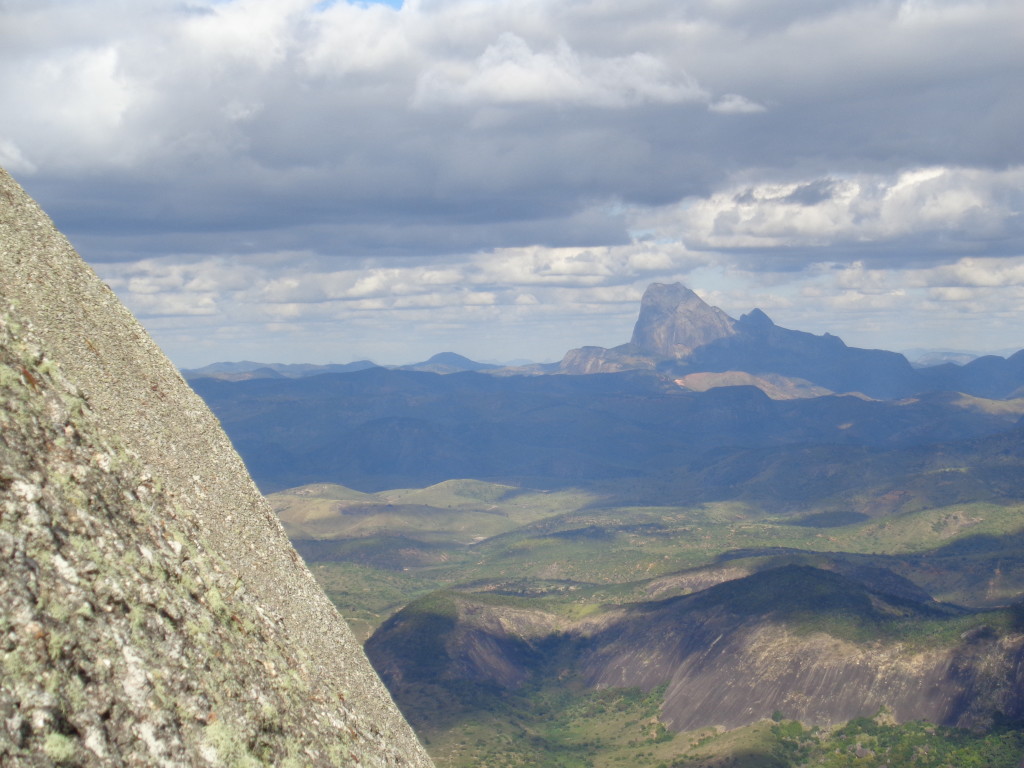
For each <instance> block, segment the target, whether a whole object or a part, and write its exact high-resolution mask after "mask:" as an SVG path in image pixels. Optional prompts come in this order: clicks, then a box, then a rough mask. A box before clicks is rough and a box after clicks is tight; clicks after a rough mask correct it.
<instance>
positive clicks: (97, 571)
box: [0, 170, 431, 768]
mask: <svg viewBox="0 0 1024 768" xmlns="http://www.w3.org/2000/svg"><path fill="white" fill-rule="evenodd" d="M0 276H2V280H0V765H4V766H8V765H10V766H52V765H80V766H101V765H102V766H107V765H131V766H142V765H159V766H183V767H184V766H203V765H207V766H256V765H281V766H296V767H297V766H328V765H361V766H417V767H420V766H422V767H424V768H427V767H428V766H430V765H431V763H430V759H429V758H428V757H427V756H426V753H425V752H424V751H423V749H422V747H421V746H420V745H419V743H418V741H417V740H416V738H415V736H414V735H413V734H412V731H411V729H410V728H409V727H408V724H407V723H405V721H404V720H403V719H402V717H401V715H400V714H399V713H398V711H397V709H396V708H395V707H394V704H393V702H392V701H391V699H390V697H388V696H387V694H386V692H384V689H383V686H382V685H381V683H380V681H379V680H378V679H377V678H376V676H375V675H374V674H373V672H372V670H371V669H370V667H369V665H368V663H367V662H366V660H365V656H364V655H363V654H362V651H361V649H360V648H359V647H358V644H356V643H355V641H354V639H353V638H352V636H351V633H350V632H349V630H348V628H347V627H346V626H345V625H344V622H342V621H341V619H340V617H338V616H337V613H336V611H334V610H333V608H332V607H331V606H330V603H329V601H327V599H326V598H325V597H324V596H323V594H322V592H320V591H319V589H318V588H317V587H316V585H315V582H314V581H313V579H312V577H311V576H310V575H309V573H308V571H307V570H306V569H305V567H304V565H303V564H302V563H301V560H300V559H299V558H298V557H297V555H296V554H295V552H294V550H293V549H291V547H290V545H288V543H287V539H286V538H285V537H284V534H283V532H282V531H281V530H280V526H279V525H278V524H277V522H276V520H275V519H274V518H273V515H272V513H271V512H270V511H269V508H268V507H267V506H266V503H265V502H264V501H263V500H262V498H261V497H260V496H259V494H258V493H257V492H256V491H255V488H254V486H253V485H252V482H251V480H250V479H249V477H248V475H247V473H246V472H245V470H244V466H243V465H242V463H241V461H240V460H239V459H238V457H237V454H235V453H234V451H233V449H232V448H231V446H230V443H229V442H228V441H227V438H226V437H225V436H224V435H223V432H222V431H221V430H220V428H219V425H217V423H216V420H215V419H214V418H213V417H212V415H211V414H210V413H209V412H208V410H207V409H205V406H203V405H202V403H201V401H199V399H198V398H197V397H196V396H195V395H194V393H192V392H191V390H189V389H188V387H187V385H185V383H184V381H183V380H182V379H181V378H180V376H178V375H177V372H176V371H175V370H174V368H173V366H172V365H171V364H170V362H169V361H167V359H166V358H165V357H164V356H163V355H162V353H160V352H159V350H158V349H157V348H156V347H155V345H154V344H153V343H152V342H151V341H150V340H149V339H148V337H147V336H146V335H145V332H144V331H143V330H142V329H141V327H140V326H138V324H137V323H135V321H134V319H133V318H132V317H131V315H130V313H128V312H127V310H125V309H124V307H123V306H122V305H120V303H119V302H117V300H116V298H115V297H113V295H112V294H111V293H110V292H109V289H107V288H106V287H105V286H103V285H102V283H101V282H100V281H99V279H98V278H97V277H96V276H95V274H94V273H92V271H91V270H89V269H88V267H87V266H86V265H85V264H84V262H81V260H80V259H79V258H78V256H77V254H75V253H74V251H73V249H71V247H70V245H68V244H67V241H66V240H64V239H63V238H62V237H61V236H60V235H59V233H57V232H56V230H55V229H54V228H53V226H52V223H50V222H49V220H48V219H47V218H46V217H45V215H44V214H42V212H41V211H40V210H39V209H38V207H37V206H35V205H34V203H32V201H31V200H30V199H29V198H28V197H27V196H26V195H24V193H23V192H22V191H21V190H20V188H18V187H17V185H16V184H14V182H13V181H12V180H11V179H10V177H9V176H8V175H7V174H6V173H4V172H3V171H2V170H0Z"/></svg>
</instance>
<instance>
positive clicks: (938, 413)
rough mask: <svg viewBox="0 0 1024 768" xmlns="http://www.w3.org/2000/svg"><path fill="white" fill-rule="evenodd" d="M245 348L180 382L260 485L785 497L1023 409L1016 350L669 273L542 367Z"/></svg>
mask: <svg viewBox="0 0 1024 768" xmlns="http://www.w3.org/2000/svg"><path fill="white" fill-rule="evenodd" d="M251 365H253V364H244V363H243V364H221V365H219V366H213V367H210V368H208V369H204V370H205V372H206V375H203V376H200V377H199V378H192V382H191V383H192V385H193V387H194V388H195V389H196V391H197V392H199V394H200V395H202V396H203V397H204V398H205V399H206V401H207V402H208V403H209V404H210V406H211V407H212V408H213V410H214V412H215V413H216V414H217V415H218V416H219V418H220V419H221V422H222V423H223V425H224V427H225V429H226V430H227V431H228V434H229V435H230V436H231V437H232V440H233V441H234V443H235V445H236V446H237V448H238V450H239V451H240V453H241V454H242V456H243V457H244V458H245V460H246V462H247V464H248V466H249V469H250V471H251V472H252V473H253V476H254V477H255V478H256V480H257V482H258V483H259V484H260V486H261V487H262V488H263V489H264V490H278V489H282V488H287V487H293V486H297V485H302V484H305V483H310V482H336V483H341V484H343V485H347V486H349V487H353V488H358V489H360V490H364V491H377V490H383V489H386V488H394V487H418V486H422V485H429V484H432V483H437V482H441V481H443V480H447V479H450V478H453V477H474V478H478V479H483V480H490V481H495V482H508V483H520V484H526V485H534V486H536V487H564V486H565V485H568V484H574V483H576V484H579V483H583V484H587V483H593V482H598V481H602V482H611V483H614V484H617V485H618V487H619V488H620V490H621V488H622V487H623V483H624V481H626V480H627V479H629V478H633V479H634V481H635V482H634V485H635V486H636V487H637V488H638V489H643V490H642V493H646V494H650V493H656V492H659V493H660V492H662V491H663V490H664V489H667V488H683V487H685V488H687V489H689V491H690V492H693V493H696V494H698V495H699V496H701V497H704V498H736V497H741V496H743V495H744V494H746V493H747V492H748V491H749V490H750V488H751V485H750V484H751V483H753V484H755V485H756V486H757V487H758V488H760V489H761V490H759V491H758V492H759V493H760V492H764V493H769V494H770V495H771V496H772V497H774V498H779V499H780V500H781V499H782V498H783V497H784V498H787V499H788V500H789V502H793V501H794V500H796V501H798V500H799V498H798V497H799V493H798V492H797V490H796V488H798V487H803V485H804V484H800V485H798V486H795V487H794V486H793V485H792V484H781V485H780V484H778V483H776V482H775V481H776V480H778V479H779V478H780V477H783V476H785V475H786V474H787V473H790V474H791V473H793V472H797V471H798V470H801V471H804V472H806V473H808V474H809V475H810V476H813V474H814V472H813V470H812V468H811V466H810V465H807V464H806V462H808V461H812V459H811V457H814V458H813V462H819V463H820V462H825V463H826V464H828V463H833V464H836V463H838V464H839V465H841V466H842V467H843V468H844V469H843V471H842V472H839V473H838V474H837V473H835V472H833V473H832V475H834V476H836V477H837V478H839V477H841V476H846V475H847V469H846V468H849V467H857V466H862V463H863V462H867V464H868V465H870V466H872V467H875V469H874V470H872V472H875V473H877V471H878V467H884V468H885V472H883V473H882V474H883V475H885V474H886V473H889V474H891V473H894V472H903V473H904V474H905V473H909V474H910V475H913V474H914V472H915V471H916V470H915V469H914V468H912V467H907V466H905V465H906V460H905V457H906V456H907V455H908V454H907V453H906V451H913V452H917V453H918V454H919V453H920V452H922V451H925V452H927V451H929V450H931V451H933V453H934V452H937V451H938V452H939V454H941V456H943V457H949V456H952V455H957V456H963V455H965V454H967V455H981V454H983V453H984V451H983V450H982V449H981V448H980V447H978V446H974V447H970V448H961V447H956V445H957V444H958V443H960V442H962V441H977V440H986V439H988V438H990V437H992V438H994V437H995V436H997V435H999V434H1000V433H1004V432H1006V431H1007V430H1011V429H1013V428H1015V427H1016V426H1017V425H1018V422H1019V419H1020V417H1021V414H1022V413H1024V399H1020V398H1017V397H1016V395H1017V393H1018V392H1019V390H1020V388H1021V386H1022V385H1024V353H1017V354H1015V355H1013V356H1011V357H1010V358H1009V359H1004V358H999V357H983V358H979V359H977V360H974V361H972V362H970V363H969V364H967V365H963V366H957V365H953V364H945V365H941V366H935V367H932V368H926V369H914V368H913V367H912V366H911V365H910V364H909V363H908V362H907V360H906V359H905V358H904V357H903V356H901V355H898V354H896V353H893V352H883V351H879V350H863V349H856V348H851V347H847V346H846V345H845V344H844V343H843V342H842V341H841V340H840V339H838V338H836V337H834V336H829V335H825V336H815V335H812V334H808V333H802V332H800V331H791V330H787V329H784V328H780V327H778V326H776V325H775V324H774V323H772V321H771V320H770V319H769V318H768V317H767V316H766V315H764V313H762V312H760V311H758V310H754V311H753V312H751V313H749V314H747V315H744V316H743V317H741V318H740V319H739V320H733V319H732V318H730V317H728V316H727V315H726V314H725V313H724V312H722V311H721V310H718V309H715V308H713V307H709V306H708V305H707V304H705V303H704V302H703V301H701V300H700V298H699V297H697V296H696V294H694V293H693V292H692V291H689V290H688V289H686V288H684V287H683V286H681V285H672V286H665V285H653V286H651V287H650V288H649V289H648V291H647V292H646V294H645V296H644V301H643V303H642V306H641V311H640V317H639V319H638V321H637V324H636V330H635V331H634V334H633V338H632V340H631V341H630V342H629V343H628V344H625V345H622V346H621V347H616V348H614V349H601V348H597V347H587V348H583V349H579V350H573V351H571V352H569V353H568V354H567V355H566V356H565V359H563V361H562V362H561V363H560V364H557V365H556V366H553V367H552V368H553V369H554V371H557V373H550V372H549V373H548V375H545V372H546V370H547V369H545V368H543V367H541V366H528V367H526V368H521V369H508V368H504V369H502V368H496V367H493V366H487V365H483V364H479V363H475V362H473V361H472V360H468V359H467V358H464V357H461V356H459V355H454V354H451V353H446V354H441V355H436V356H435V357H433V358H431V359H430V360H429V361H426V362H425V363H422V364H418V365H414V366H405V367H403V368H398V369H387V368H382V367H378V366H373V365H372V364H370V363H365V362H364V363H353V364H350V365H348V366H335V367H330V366H320V367H317V366H261V367H258V368H255V369H254V368H251V367H249V366H251ZM247 367H249V370H245V368H247ZM314 372H315V373H317V374H319V375H311V374H312V373H314ZM210 374H217V376H218V378H210ZM441 374H444V375H441ZM582 374H585V375H582ZM190 375H192V374H190ZM836 393H853V394H846V395H839V394H836ZM973 445H974V444H972V446H973ZM928 446H944V447H943V448H942V449H941V451H940V450H939V448H934V449H932V448H929V447H928ZM891 452H895V454H896V455H895V456H894V458H892V459H890V460H880V459H879V458H878V457H879V456H882V455H885V454H887V453H891ZM939 454H936V455H939ZM797 455H801V456H802V457H803V458H802V459H801V461H803V462H805V463H804V464H803V465H800V466H797V465H793V459H792V457H794V456H797ZM839 456H842V457H843V458H842V459H841V460H839V459H838V458H837V457H839ZM944 460H945V459H935V460H934V461H932V460H928V461H925V460H924V459H921V461H925V463H927V464H929V465H932V464H934V467H933V468H936V467H940V466H941V465H942V463H943V461H944ZM936 462H937V463H936ZM864 466H867V465H864ZM769 467H771V469H770V470H769V469H768V468H769ZM862 468H863V467H862ZM766 473H767V474H766ZM696 478H700V481H699V483H698V482H697V481H696ZM730 478H731V479H730ZM758 478H760V479H758ZM849 478H850V482H851V483H853V484H856V482H857V475H856V471H851V472H849ZM641 481H642V482H641ZM961 481H963V482H966V481H967V477H966V476H965V477H962V478H961ZM652 489H662V490H658V491H654V490H652ZM637 493H638V494H639V493H641V491H640V490H638V491H637Z"/></svg>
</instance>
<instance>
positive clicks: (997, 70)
mask: <svg viewBox="0 0 1024 768" xmlns="http://www.w3.org/2000/svg"><path fill="white" fill-rule="evenodd" d="M1021 28H1024V6H1022V5H1021V4H1020V3H1019V2H1016V0H928V1H925V0H906V1H904V2H877V0H826V1H824V2H819V3H810V4H809V3H806V2H796V1H795V0H784V1H782V2H777V3H763V2H755V0H730V2H719V1H718V0H694V2H687V3H678V2H670V0H639V2H637V3H631V4H623V3H612V2H609V0H579V1H576V0H572V1H570V0H409V1H408V2H406V3H405V4H403V5H402V6H401V7H400V8H398V7H392V5H390V4H389V5H383V4H377V3H370V4H362V3H349V2H335V3H328V4H325V3H322V2H316V1H315V0H221V1H218V2H214V0H187V2H182V0H135V2H132V3H124V2H123V1H122V0H73V1H71V2H68V1H67V0H6V2H4V3H2V4H0V114H2V115H4V120H3V121H2V124H0V163H3V164H4V165H5V166H6V167H8V168H9V169H10V170H12V171H13V172H15V173H16V174H17V175H18V177H19V180H20V181H22V182H23V183H24V184H25V185H26V186H27V187H28V189H29V191H30V193H32V194H33V195H34V196H35V197H36V198H37V199H38V200H39V201H40V202H41V203H42V204H43V206H44V207H45V208H46V210H47V211H48V212H49V213H50V214H51V215H52V216H53V217H54V219H55V220H56V222H57V223H58V225H59V226H60V227H61V228H62V229H63V230H64V231H66V232H67V234H68V235H69V236H70V237H71V239H72V241H73V242H74V243H75V244H76V246H78V247H79V249H80V250H81V252H82V253H83V255H85V256H86V258H87V259H88V260H90V261H91V262H92V263H94V264H96V265H98V266H102V271H103V272H104V274H107V275H109V276H110V279H111V280H113V281H114V282H112V285H114V286H115V289H116V290H118V291H119V292H121V293H122V294H123V295H124V296H126V297H127V298H128V299H129V304H130V305H131V306H133V308H135V309H136V310H137V311H139V312H140V313H143V314H146V315H147V316H148V317H149V318H150V322H151V323H153V324H154V325H153V327H154V328H156V329H157V330H158V331H159V333H160V334H166V336H161V337H160V339H161V341H162V340H163V339H164V338H166V339H169V340H170V339H173V340H175V341H174V343H175V344H178V345H179V346H178V347H176V348H177V349H181V350H183V352H182V354H193V352H192V351H190V350H196V352H195V354H198V352H199V351H202V350H210V349H211V346H210V345H211V344H215V343H220V342H224V343H227V341H229V340H233V341H232V343H234V342H238V343H241V342H240V340H241V339H251V342H246V343H251V344H253V345H255V344H257V343H258V340H259V339H260V338H262V339H263V340H264V341H265V342H266V341H267V340H268V339H272V338H276V336H275V334H278V333H280V334H284V333H285V328H286V327H287V328H289V329H291V331H290V333H293V334H297V336H293V337H292V338H291V339H290V340H289V342H288V343H282V344H281V346H280V349H281V350H282V354H284V353H288V354H289V355H290V354H292V353H293V352H294V354H299V353H300V352H302V353H303V354H307V353H308V352H309V351H310V350H313V349H314V348H315V346H316V342H317V340H318V339H322V338H324V327H325V324H327V325H330V324H332V323H338V324H341V325H342V326H346V327H350V328H352V327H358V328H360V329H361V331H362V332H361V333H360V334H356V335H357V336H359V339H360V341H359V344H363V343H365V344H366V345H367V347H366V348H364V349H362V351H363V352H365V353H367V354H365V356H370V357H372V356H373V355H372V354H369V353H370V352H372V344H373V343H376V344H379V345H380V348H381V349H382V350H389V351H391V352H393V353H394V354H396V355H398V354H399V352H400V348H401V344H403V343H404V344H405V345H406V347H411V346H412V345H413V344H414V343H420V342H414V341H413V340H414V339H416V338H419V336H418V334H421V333H424V334H428V335H429V338H426V337H424V341H423V342H422V344H423V345H424V346H429V345H432V344H434V343H437V344H440V343H446V344H448V343H450V345H451V346H458V345H457V344H455V342H456V341H457V340H458V336H457V334H459V333H462V334H465V337H466V338H467V339H469V338H473V337H474V336H473V334H479V335H482V334H485V333H487V332H493V333H494V334H496V338H497V337H498V336H500V338H502V339H503V340H506V341H507V342H508V343H509V344H510V345H511V346H516V347H517V351H516V352H515V355H516V356H529V353H528V352H527V351H526V350H524V349H520V347H522V346H525V341H524V339H527V338H529V337H531V334H532V333H533V331H534V330H536V329H537V328H539V327H540V326H539V325H538V324H539V323H541V322H542V320H544V321H545V322H551V323H553V324H554V325H556V326H557V327H558V328H559V329H560V330H559V332H558V333H553V332H549V331H539V332H538V333H539V335H540V336H541V337H542V338H543V339H544V343H545V344H547V347H546V350H547V351H545V354H547V355H549V356H550V355H554V354H555V353H554V351H552V348H553V347H554V346H555V345H556V344H562V343H565V344H567V345H568V346H574V345H578V344H582V343H605V342H607V343H618V342H619V341H621V340H623V338H624V337H628V331H629V326H630V324H631V320H630V309H629V304H630V302H633V301H635V300H636V299H638V296H639V292H640V291H642V288H643V285H644V284H645V283H646V282H650V281H654V280H661V281H671V280H676V279H683V280H686V281H689V282H691V284H692V285H693V287H695V288H700V289H702V290H704V291H706V293H707V295H709V296H712V295H713V296H716V297H719V298H720V299H721V301H723V302H724V303H725V305H726V306H727V308H728V309H729V310H730V311H735V312H742V311H747V310H749V308H750V305H751V304H752V303H753V302H757V301H765V302H767V304H768V305H770V306H772V307H776V308H777V309H778V310H779V311H781V312H783V313H790V314H788V315H786V314H784V315H783V317H788V318H789V319H791V320H792V322H793V324H797V323H798V322H806V323H808V324H810V326H811V327H812V328H814V327H817V328H831V329H839V330H845V329H846V328H850V329H853V331H854V332H859V331H858V329H860V328H874V329H876V331H877V332H878V333H881V332H882V330H881V329H885V328H887V327H888V328H891V326H886V323H893V322H894V323H896V324H897V325H898V326H906V325H907V324H908V322H909V320H908V318H910V317H914V318H917V317H920V318H922V323H925V325H928V326H929V327H932V328H935V327H937V326H935V325H934V323H935V322H937V321H934V317H936V316H937V315H936V314H935V313H936V312H937V310H936V309H935V308H936V307H939V306H941V304H942V302H943V301H944V302H947V303H948V305H949V306H950V307H953V306H956V307H961V308H962V307H966V306H974V305H975V304H977V305H978V306H983V305H984V301H983V300H982V299H979V298H978V297H979V296H983V294H984V291H986V290H990V291H992V292H993V297H994V298H993V302H992V306H993V307H996V306H998V307H1000V308H1007V309H1006V310H1005V311H1007V312H1008V311H1010V310H1009V309H1008V307H1009V304H1008V303H1007V302H1008V301H1009V298H1008V297H1010V296H1012V295H1013V292H1014V291H1016V290H1018V288H1017V287H1016V284H1015V283H1014V281H1015V280H1016V279H1017V278H1016V277H1015V275H1016V272H1015V271H1014V270H1015V269H1016V267H1015V266H1013V268H1011V267H1010V266H1007V267H1006V268H1005V269H1004V268H1003V267H1002V266H1000V265H1016V264H1017V259H1019V257H1020V256H1021V254H1022V253H1024V238H1022V232H1021V223H1020V222H1021V220H1022V218H1021V213H1022V210H1024V199H1022V192H1021V190H1022V189H1024V173H1022V169H1024V144H1022V143H1021V142H1020V139H1019V133H1020V128H1019V127H1020V125H1021V124H1022V123H1024V47H1022V46H1021V45H1020V41H1019V30H1020V29H1021ZM858 263H859V264H860V267H858V268H857V269H855V268H854V265H855V264H858ZM979 265H983V266H979ZM858 269H859V270H860V271H859V272H858V271H857V270H858ZM844 270H846V272H845V277H843V278H840V277H839V276H840V275H842V274H844ZM944 270H945V271H944ZM233 275H241V276H242V278H241V279H236V278H234V277H233ZM926 277H927V280H931V281H933V282H932V283H929V284H927V285H926V284H924V283H922V282H921V281H922V280H925V279H926ZM843 280H845V281H846V284H843ZM941 280H945V281H947V282H946V283H941V282H934V281H941ZM985 280H988V281H990V282H992V281H1003V282H999V283H998V284H992V285H989V284H986V283H984V282H983V281H985ZM957 281H960V282H957ZM972 281H973V282H972ZM961 288H962V289H966V290H967V293H964V292H963V291H960V290H952V289H961ZM933 289H935V290H933ZM830 291H832V292H834V294H832V293H829V292H830ZM900 291H903V294H902V295H901V294H900ZM930 291H931V293H929V292H930ZM968 294H969V295H971V296H973V297H975V298H974V299H972V300H970V301H969V300H968V299H966V298H958V297H963V296H967V295H968ZM901 301H902V302H904V303H905V302H907V301H913V302H916V303H914V304H913V305H912V308H906V307H910V306H911V305H906V306H905V310H904V311H905V312H906V313H910V314H905V315H904V317H903V318H902V319H901V318H899V317H898V313H897V312H896V310H895V309H892V310H890V309H887V308H886V307H895V306H897V305H899V304H900V302H901ZM972 301H973V302H974V303H972ZM813 307H817V309H814V308H813ZM1003 311H1004V310H1003V309H1000V310H999V312H1003ZM890 312H891V313H890ZM836 313H840V314H836ZM887 313H890V314H887ZM913 313H921V314H920V315H917V314H913ZM581 318H582V319H581ZM414 320H415V322H416V323H419V324H420V325H419V327H418V328H417V327H413V326H412V325H410V323H413V322H414ZM962 321H963V318H962V317H960V318H958V322H961V323H962ZM274 323H277V325H273V324H274ZM389 323H391V325H389ZM844 323H845V325H843V324H844ZM1011 325H1012V324H1010V323H1007V324H1006V326H1005V327H1003V330H1002V331H1001V333H1003V334H1004V335H1005V336H1006V337H1009V336H1011V335H1012V332H1011ZM189 328H191V329H192V330H191V331H190V330H189ZM570 328H571V329H574V330H575V332H576V334H577V335H576V336H575V337H574V338H573V339H569V338H568V330H563V329H570ZM297 329H302V330H297ZM488 329H489V330H488ZM302 334H308V343H307V342H303V343H306V344H307V346H303V345H302V344H301V343H299V342H298V341H297V340H296V339H297V338H298V336H301V335H302ZM446 334H447V335H446ZM587 334H593V336H592V337H590V338H588V337H587ZM534 335H535V336H536V335H537V334H534ZM940 335H942V334H940ZM344 338H345V336H344V334H343V332H342V331H338V343H339V344H342V345H343V343H344V342H343V339H344ZM348 340H349V342H350V343H352V344H353V345H355V344H356V342H355V341H354V339H353V338H352V337H349V339H348ZM478 343H479V347H480V348H484V349H492V348H493V347H494V344H493V343H488V342H487V341H479V342H478ZM469 344H470V343H469V342H467V347H468V345H469ZM339 349H340V348H339ZM352 349H353V350H355V346H353V347H352ZM430 351H434V350H430V349H424V353H427V352H430ZM465 351H470V350H469V349H468V348H467V349H466V350H465ZM338 355H339V356H341V357H347V354H343V352H341V351H339V352H338ZM224 356H226V353H225V355H224ZM423 356H426V354H424V355H423ZM403 357H404V355H403ZM408 357H415V355H412V354H410V355H409V356H408Z"/></svg>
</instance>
